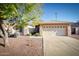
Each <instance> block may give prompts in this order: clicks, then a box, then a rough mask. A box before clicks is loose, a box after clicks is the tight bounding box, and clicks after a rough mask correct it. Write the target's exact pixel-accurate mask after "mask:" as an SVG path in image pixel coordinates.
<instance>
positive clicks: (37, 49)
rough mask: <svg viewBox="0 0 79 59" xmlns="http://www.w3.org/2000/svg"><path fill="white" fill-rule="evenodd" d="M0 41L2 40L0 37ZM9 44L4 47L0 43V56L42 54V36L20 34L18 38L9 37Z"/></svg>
mask: <svg viewBox="0 0 79 59" xmlns="http://www.w3.org/2000/svg"><path fill="white" fill-rule="evenodd" d="M0 43H3V40H2V39H1V38H0ZM9 44H10V46H9V47H7V48H5V47H3V46H2V45H0V55H2V56H5V55H7V56H42V55H43V48H42V38H36V39H34V38H29V37H27V36H21V37H18V38H9Z"/></svg>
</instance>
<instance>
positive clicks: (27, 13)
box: [0, 3, 42, 27]
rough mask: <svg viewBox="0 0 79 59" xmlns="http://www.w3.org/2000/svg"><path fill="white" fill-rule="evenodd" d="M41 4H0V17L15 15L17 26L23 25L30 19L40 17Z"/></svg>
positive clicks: (9, 17)
mask: <svg viewBox="0 0 79 59" xmlns="http://www.w3.org/2000/svg"><path fill="white" fill-rule="evenodd" d="M41 6H42V4H25V3H20V4H15V3H11V4H10V3H7V4H0V19H11V18H15V17H16V16H17V27H25V26H26V25H27V24H28V22H29V21H30V20H33V19H37V18H40V15H41V14H42V11H41Z"/></svg>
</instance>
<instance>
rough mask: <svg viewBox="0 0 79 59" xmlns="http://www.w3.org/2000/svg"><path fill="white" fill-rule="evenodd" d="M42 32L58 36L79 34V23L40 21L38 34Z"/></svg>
mask: <svg viewBox="0 0 79 59" xmlns="http://www.w3.org/2000/svg"><path fill="white" fill-rule="evenodd" d="M43 33H47V34H48V33H49V34H50V33H52V35H58V36H71V35H73V34H74V35H75V34H77V35H79V25H76V24H75V23H72V22H57V21H56V22H42V23H40V34H41V35H42V34H43Z"/></svg>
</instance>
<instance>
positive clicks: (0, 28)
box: [0, 21, 9, 47]
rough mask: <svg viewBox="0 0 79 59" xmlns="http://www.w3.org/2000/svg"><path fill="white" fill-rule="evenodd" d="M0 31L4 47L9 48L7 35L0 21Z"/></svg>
mask: <svg viewBox="0 0 79 59" xmlns="http://www.w3.org/2000/svg"><path fill="white" fill-rule="evenodd" d="M0 30H1V31H2V38H3V41H4V46H5V47H8V46H9V42H8V33H7V32H6V29H5V25H4V23H1V21H0Z"/></svg>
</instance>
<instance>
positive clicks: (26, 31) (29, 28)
mask: <svg viewBox="0 0 79 59" xmlns="http://www.w3.org/2000/svg"><path fill="white" fill-rule="evenodd" d="M34 28H35V27H33V26H30V25H28V26H26V27H25V28H24V31H23V33H24V35H27V34H30V33H31V32H33V30H34Z"/></svg>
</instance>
